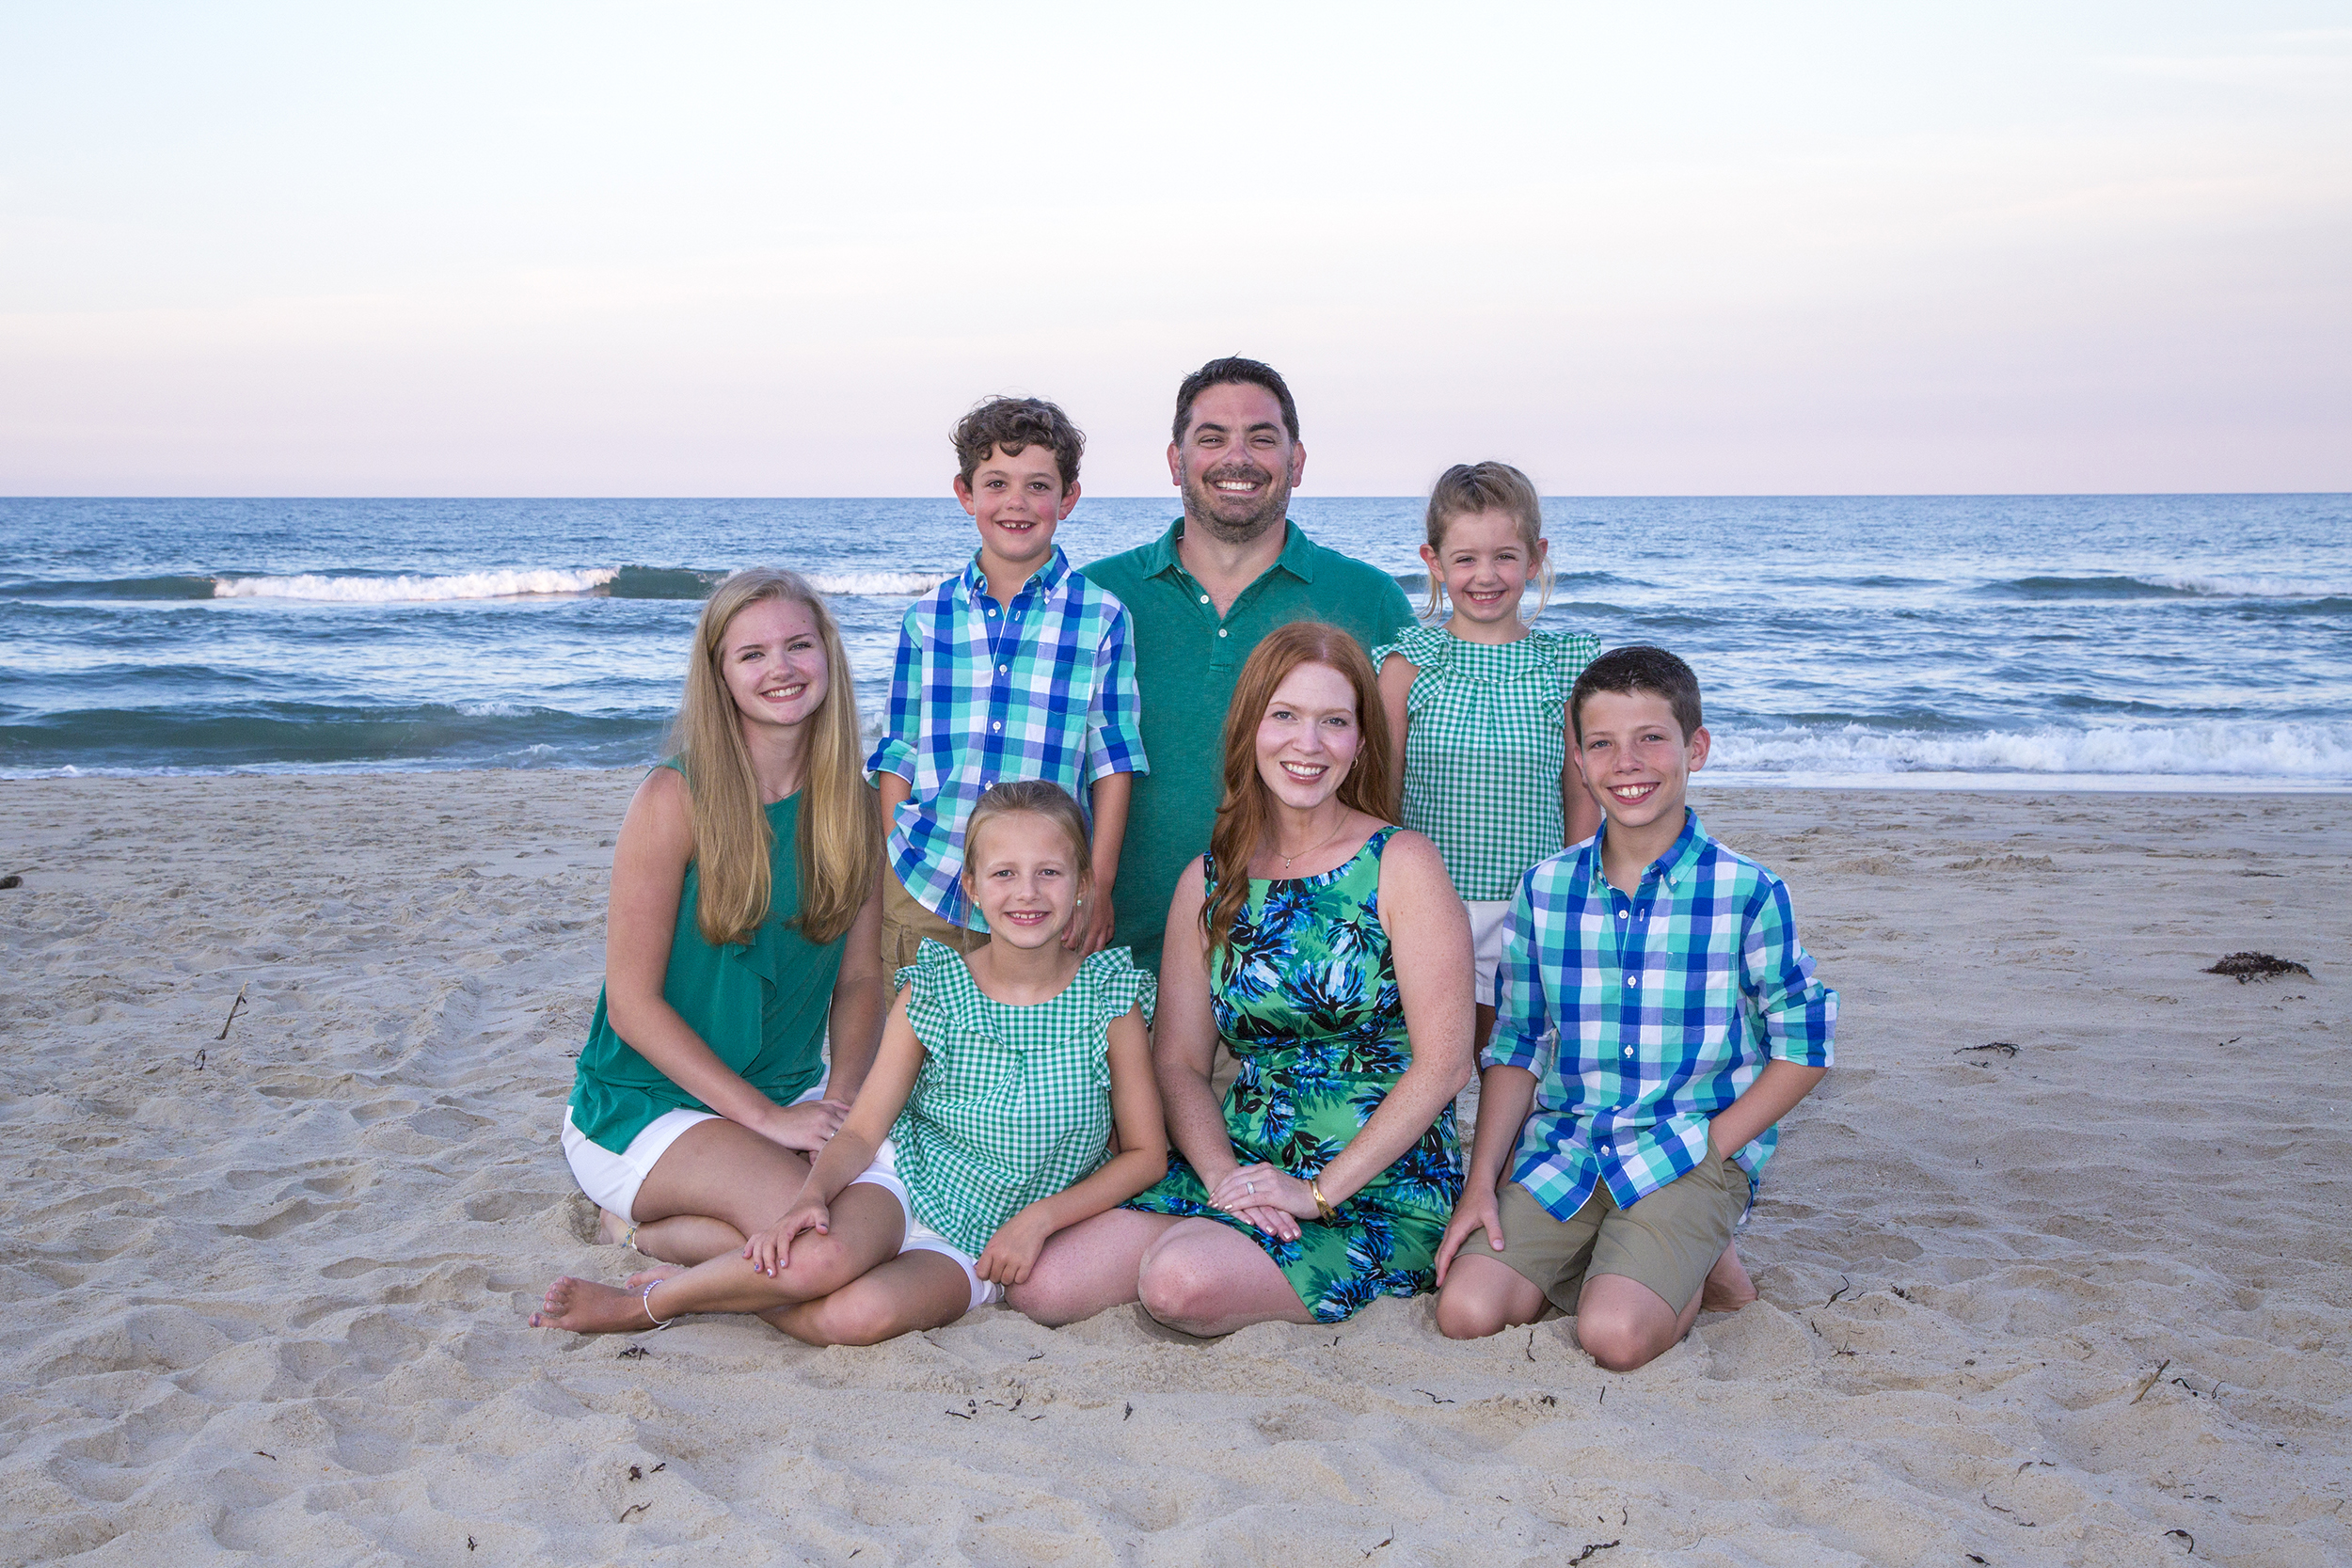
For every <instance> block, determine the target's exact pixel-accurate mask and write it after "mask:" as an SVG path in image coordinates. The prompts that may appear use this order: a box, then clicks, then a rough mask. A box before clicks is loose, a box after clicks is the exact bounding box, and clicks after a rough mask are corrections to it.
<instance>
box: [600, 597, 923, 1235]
mask: <svg viewBox="0 0 2352 1568" xmlns="http://www.w3.org/2000/svg"><path fill="white" fill-rule="evenodd" d="M670 741H671V746H672V748H673V752H674V754H673V755H672V756H671V758H670V760H669V761H667V762H666V763H664V764H662V765H661V766H660V767H659V768H655V769H654V770H653V771H652V772H651V773H650V774H648V775H647V776H646V779H645V782H644V784H641V785H639V786H638V790H637V795H636V798H635V799H634V800H631V801H630V802H629V808H628V816H627V818H626V819H624V820H623V822H622V824H621V832H620V841H619V843H618V844H617V845H615V847H614V848H613V854H612V905H611V914H610V918H609V920H608V923H607V928H606V938H605V984H604V994H603V996H602V997H600V998H599V999H598V1001H597V1003H596V1020H595V1022H593V1023H592V1024H591V1025H590V1026H589V1033H588V1042H587V1044H586V1045H585V1046H584V1047H582V1049H581V1051H580V1065H579V1069H578V1070H577V1072H576V1073H575V1075H574V1078H573V1084H572V1098H571V1103H570V1104H569V1105H568V1106H567V1107H566V1108H565V1110H564V1129H563V1135H564V1155H565V1157H566V1158H567V1159H568V1160H569V1161H570V1163H571V1167H572V1174H573V1175H574V1177H575V1178H577V1179H578V1180H579V1182H580V1190H581V1191H582V1192H584V1193H586V1194H587V1195H588V1196H589V1197H591V1198H593V1199H594V1200H596V1203H597V1204H598V1205H599V1206H600V1207H601V1208H602V1209H603V1211H604V1234H605V1239H606V1240H607V1241H612V1242H628V1243H634V1245H635V1246H636V1247H637V1248H638V1250H640V1251H642V1252H644V1253H646V1254H648V1255H650V1256H653V1257H656V1258H662V1259H670V1260H673V1261H676V1262H687V1263H694V1262H700V1261H701V1260H702V1259H706V1258H709V1257H713V1256H716V1255H718V1254H720V1253H727V1252H733V1251H735V1250H737V1249H738V1248H739V1247H741V1246H742V1244H743V1241H744V1238H746V1237H747V1236H750V1235H752V1234H754V1233H755V1232H756V1231H759V1230H762V1229H765V1228H766V1227H768V1226H770V1225H772V1224H774V1223H775V1219H776V1216H777V1215H778V1214H781V1213H783V1212H784V1210H785V1206H786V1204H787V1203H789V1202H790V1201H791V1198H792V1195H793V1194H794V1193H796V1192H798V1191H799V1190H800V1186H801V1183H802V1182H803V1180H805V1179H806V1178H807V1175H808V1158H809V1156H810V1155H812V1154H813V1153H815V1152H816V1150H818V1148H822V1147H823V1146H824V1142H825V1140H826V1138H828V1137H830V1136H831V1135H832V1133H833V1131H834V1128H835V1127H837V1126H838V1125H840V1121H841V1117H842V1116H843V1114H844V1113H846V1112H847V1111H848V1110H849V1101H850V1099H851V1098H852V1097H853V1096H854V1095H855V1094H856V1093H857V1088H858V1084H859V1082H860V1081H861V1080H862V1079H864V1077H865V1076H866V1066H867V1064H868V1063H870V1062H871V1061H872V1060H873V1059H874V1042H875V1040H876V1038H877V1037H879V1036H880V1035H881V1033H882V1012H883V1009H884V1008H885V1007H886V1006H887V1005H888V1002H889V993H888V992H887V991H886V990H884V989H883V985H882V956H881V933H882V900H881V893H880V889H881V885H882V881H881V879H882V835H881V832H880V830H879V828H878V827H877V826H876V824H875V820H874V806H873V792H872V791H871V790H869V789H868V788H867V787H866V781H865V775H864V773H863V771H862V770H861V768H859V760H860V751H861V747H860V744H859V736H858V720H857V699H856V697H855V695H854V694H853V693H852V692H851V690H850V678H849V662H848V660H847V659H846V658H845V657H843V654H842V649H841V634H840V633H839V631H838V630H836V629H835V628H834V621H833V616H832V615H831V614H830V613H829V612H828V611H827V610H826V609H825V604H824V601H823V600H822V599H820V598H818V596H817V594H816V592H815V590H813V589H811V588H810V587H809V585H808V584H807V583H806V582H805V581H803V579H802V578H799V577H797V576H796V575H794V574H793V573H790V572H782V571H776V570H773V569H771V568H767V567H755V568H752V569H750V570H748V571H742V572H738V573H736V574H735V575H734V576H732V577H730V578H727V579H726V580H725V581H724V582H722V583H721V584H720V585H719V586H718V588H717V589H716V590H714V591H713V592H712V594H711V595H710V599H709V602H708V603H707V604H706V605H704V607H703V612H702V618H701V620H700V622H699V623H698V624H697V625H696V626H695V628H694V642H693V647H692V650H691V653H690V655H689V656H688V661H687V675H686V687H685V692H684V695H683V697H682V699H681V701H680V703H679V705H678V712H677V718H676V720H675V722H674V723H673V725H672V726H671V732H670ZM828 1025H830V1028H831V1032H832V1037H833V1070H832V1076H831V1078H830V1079H827V1077H826V1073H825V1065H824V1061H823V1058H822V1054H821V1053H822V1049H823V1046H824V1041H825V1036H826V1032H827V1028H828Z"/></svg>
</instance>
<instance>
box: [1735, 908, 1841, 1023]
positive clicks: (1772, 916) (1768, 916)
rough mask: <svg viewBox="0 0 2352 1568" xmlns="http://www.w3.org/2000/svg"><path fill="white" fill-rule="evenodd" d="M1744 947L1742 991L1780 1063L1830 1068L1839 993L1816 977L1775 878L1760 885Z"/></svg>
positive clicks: (1791, 910) (1742, 953)
mask: <svg viewBox="0 0 2352 1568" xmlns="http://www.w3.org/2000/svg"><path fill="white" fill-rule="evenodd" d="M1746 925H1747V928H1746V930H1745V931H1744V932H1743V933H1742V934H1741V940H1740V990H1741V992H1742V993H1743V994H1745V996H1746V997H1747V998H1748V1000H1749V1002H1750V1003H1751V1004H1752V1005H1753V1006H1755V1008H1756V1017H1757V1019H1758V1020H1759V1021H1760V1022H1762V1024H1763V1027H1764V1050H1765V1053H1766V1054H1767V1055H1768V1056H1770V1057H1771V1058H1772V1060H1773V1061H1776V1062H1794V1063H1796V1064H1797V1065H1798V1066H1800V1067H1824V1068H1825V1067H1828V1066H1830V1065H1831V1063H1832V1061H1833V1060H1834V1059H1835V1058H1836V1043H1835V1037H1836V1033H1837V993H1836V991H1834V990H1830V989H1829V988H1828V987H1827V986H1825V985H1823V984H1821V982H1820V981H1819V980H1817V979H1815V978H1814V977H1813V955H1812V954H1810V953H1808V952H1806V951H1805V950H1804V945H1803V944H1802V943H1801V942H1798V941H1797V918H1796V913H1795V911H1794V910H1793V909H1792V908H1791V907H1790V905H1789V902H1788V887H1787V886H1786V885H1784V884H1783V883H1782V882H1781V881H1780V880H1779V879H1777V878H1773V879H1767V880H1765V881H1764V882H1763V883H1761V884H1760V885H1759V886H1758V887H1757V889H1756V899H1755V901H1754V903H1753V904H1752V905H1751V906H1750V908H1749V911H1748V919H1747V922H1746Z"/></svg>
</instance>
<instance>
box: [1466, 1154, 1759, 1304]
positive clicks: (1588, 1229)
mask: <svg viewBox="0 0 2352 1568" xmlns="http://www.w3.org/2000/svg"><path fill="white" fill-rule="evenodd" d="M1495 1196H1496V1197H1497V1199H1498V1200H1499V1202H1498V1208H1499V1209H1500V1211H1501V1214H1500V1218H1501V1221H1502V1234H1503V1238H1504V1248H1503V1250H1502V1251H1501V1252H1496V1251H1495V1250H1494V1249H1493V1248H1492V1247H1491V1246H1490V1245H1489V1244H1488V1243H1487V1241H1486V1227H1484V1226H1481V1227H1479V1228H1477V1229H1476V1230H1473V1231H1471V1232H1470V1235H1469V1236H1468V1237H1466V1238H1465V1239H1464V1240H1463V1243H1462V1251H1461V1254H1460V1256H1463V1257H1469V1256H1470V1255H1472V1254H1473V1253H1475V1255H1476V1256H1478V1257H1480V1258H1491V1259H1495V1261H1497V1262H1499V1263H1507V1264H1509V1265H1510V1266H1511V1267H1512V1268H1513V1269H1516V1270H1517V1271H1518V1273H1519V1274H1520V1275H1522V1276H1523V1277H1525V1278H1526V1279H1527V1280H1528V1281H1529V1282H1530V1283H1531V1284H1533V1285H1534V1287H1535V1288H1536V1289H1537V1290H1539V1291H1543V1293H1544V1294H1545V1295H1546V1296H1548V1297H1549V1298H1550V1300H1551V1304H1552V1305H1553V1306H1554V1307H1558V1308H1560V1310H1561V1311H1563V1312H1574V1311H1575V1310H1576V1300H1577V1297H1578V1295H1579V1294H1581V1292H1582V1291H1583V1289H1584V1281H1585V1280H1586V1279H1587V1278H1588V1277H1589V1276H1591V1275H1597V1274H1619V1275H1625V1276H1626V1277H1627V1278H1628V1279H1631V1280H1634V1281H1637V1282H1638V1283H1640V1284H1643V1285H1646V1286H1648V1287H1649V1288H1650V1289H1651V1290H1652V1291H1656V1292H1657V1293H1658V1295H1659V1298H1660V1299H1661V1300H1662V1301H1663V1302H1665V1304H1666V1305H1667V1306H1669V1307H1673V1308H1674V1309H1675V1310H1676V1311H1677V1312H1680V1311H1681V1310H1682V1309H1683V1308H1684V1307H1688V1306H1689V1305H1690V1304H1691V1298H1692V1296H1695V1295H1697V1294H1698V1293H1699V1287H1701V1286H1702V1285H1705V1284H1706V1283H1707V1273H1708V1270H1709V1269H1711V1268H1713V1267H1714V1266H1715V1260H1716V1259H1719V1258H1721V1257H1722V1256H1723V1255H1724V1247H1726V1246H1728V1245H1730V1244H1731V1233H1732V1230H1733V1228H1734V1227H1737V1226H1738V1225H1739V1223H1740V1214H1741V1212H1744V1211H1745V1210H1746V1208H1747V1203H1748V1173H1747V1172H1745V1171H1743V1170H1741V1169H1740V1166H1739V1164H1738V1163H1737V1162H1735V1161H1731V1160H1706V1161H1702V1162H1701V1163H1700V1164H1698V1165H1697V1166H1696V1167H1695V1168H1693V1169H1692V1170H1688V1171H1685V1172H1683V1173H1682V1175H1680V1176H1678V1177H1677V1178H1675V1180H1672V1181H1669V1182H1667V1183H1666V1185H1664V1186H1662V1187H1661V1188H1659V1189H1658V1190H1657V1191H1656V1192H1654V1193H1651V1194H1650V1195H1649V1196H1646V1197H1645V1198H1643V1199H1642V1200H1641V1201H1640V1202H1638V1203H1636V1204H1635V1205H1634V1206H1633V1207H1632V1208H1630V1209H1620V1208H1618V1207H1617V1200H1616V1199H1615V1198H1613V1197H1612V1196H1609V1184H1608V1183H1607V1182H1605V1181H1603V1182H1597V1183H1596V1184H1595V1186H1594V1188H1593V1196H1591V1197H1588V1198H1586V1199H1585V1200H1584V1207H1583V1208H1581V1209H1579V1210H1578V1211H1577V1212H1576V1213H1575V1215H1574V1217H1572V1218H1570V1219H1567V1220H1565V1221H1563V1220H1556V1219H1553V1218H1552V1217H1551V1212H1550V1211H1549V1210H1548V1209H1546V1208H1545V1207H1544V1206H1543V1205H1542V1204H1541V1203H1538V1202H1537V1201H1535V1197H1534V1194H1532V1193H1530V1192H1529V1191H1528V1190H1527V1189H1526V1188H1525V1187H1522V1186H1520V1185H1519V1184H1518V1182H1516V1181H1505V1182H1503V1183H1502V1185H1501V1186H1500V1187H1498V1188H1497V1189H1496V1190H1495Z"/></svg>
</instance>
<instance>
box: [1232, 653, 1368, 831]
mask: <svg viewBox="0 0 2352 1568" xmlns="http://www.w3.org/2000/svg"><path fill="white" fill-rule="evenodd" d="M1363 743H1364V736H1363V726H1362V723H1361V721H1360V719H1359V715H1358V714H1357V712H1356V688H1355V686H1354V684H1353V683H1351V682H1350V681H1349V680H1348V678H1347V677H1346V676H1345V675H1343V674H1342V673H1340V672H1339V671H1337V670H1334V669H1332V668H1331V667H1330V666H1329V665H1327V664H1302V665H1300V666H1298V668H1296V669H1295V670H1293V671H1292V672H1291V673H1289V674H1287V675H1285V676H1283V677H1282V681H1281V684H1280V685H1279V686H1277V687H1276V688H1275V689H1274V696H1273V699H1272V700H1271V701H1269V702H1268V703H1267V704H1266V706H1265V716H1264V717H1263V718H1262V719H1260V720H1259V721H1258V777H1260V778H1261V779H1263V780H1264V781H1265V785H1266V788H1268V789H1269V790H1271V791H1273V793H1274V798H1275V799H1276V800H1279V801H1281V802H1282V803H1283V804H1284V805H1286V806H1290V807H1292V808H1294V809H1295V810H1298V811H1312V810H1313V809H1314V808H1315V807H1317V806H1319V805H1321V804H1323V802H1324V801H1326V800H1329V799H1330V798H1331V795H1332V792H1333V791H1335V790H1337V789H1338V788H1339V787H1340V782H1341V781H1342V780H1343V779H1345V778H1346V777H1347V770H1348V769H1349V768H1351V767H1353V766H1354V765H1355V761H1356V753H1357V752H1359V750H1361V749H1362V746H1363Z"/></svg>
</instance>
